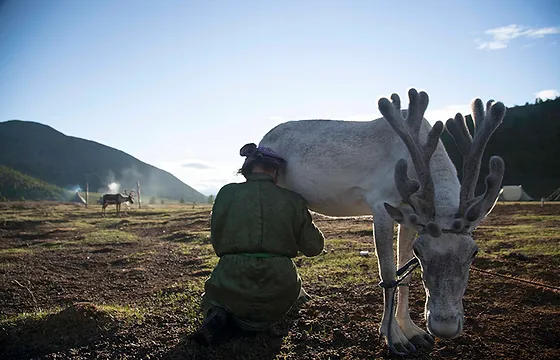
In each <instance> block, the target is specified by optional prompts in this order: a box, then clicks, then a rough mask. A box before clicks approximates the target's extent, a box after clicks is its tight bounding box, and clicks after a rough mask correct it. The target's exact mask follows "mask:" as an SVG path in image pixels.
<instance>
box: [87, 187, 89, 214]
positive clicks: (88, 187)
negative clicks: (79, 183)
mask: <svg viewBox="0 0 560 360" xmlns="http://www.w3.org/2000/svg"><path fill="white" fill-rule="evenodd" d="M88 198H89V183H86V209H87V207H88Z"/></svg>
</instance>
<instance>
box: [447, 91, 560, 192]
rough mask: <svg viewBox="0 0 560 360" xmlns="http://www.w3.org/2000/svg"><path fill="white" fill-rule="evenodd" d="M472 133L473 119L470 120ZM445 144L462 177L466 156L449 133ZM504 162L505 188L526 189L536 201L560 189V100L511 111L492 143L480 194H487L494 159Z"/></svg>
mask: <svg viewBox="0 0 560 360" xmlns="http://www.w3.org/2000/svg"><path fill="white" fill-rule="evenodd" d="M467 124H468V125H469V127H470V128H471V130H472V125H473V124H472V119H471V117H470V116H467ZM442 141H443V143H444V145H445V148H446V149H447V152H448V153H449V156H450V157H451V159H452V161H453V163H454V164H455V165H456V167H457V170H458V172H459V178H461V177H462V174H461V173H462V171H461V169H462V166H463V165H462V163H463V161H462V156H461V154H460V153H459V151H458V149H457V146H456V145H455V143H454V142H453V139H452V138H451V137H450V136H449V134H448V133H447V132H444V134H443V135H442ZM493 155H499V156H501V157H502V158H503V159H504V162H505V164H506V171H505V175H504V180H503V185H522V186H523V188H524V190H525V191H526V192H527V193H528V194H529V195H530V196H532V197H533V198H534V199H540V198H541V197H546V196H548V195H550V194H551V193H552V192H553V191H554V190H556V189H558V188H559V187H560V98H556V99H555V100H541V99H538V100H537V101H536V104H526V105H524V106H515V107H512V108H508V109H507V112H506V116H505V118H504V121H503V123H502V124H501V125H500V127H498V129H497V130H496V132H495V133H494V136H493V137H492V138H491V139H490V141H489V143H488V145H487V147H486V151H485V153H484V157H483V160H482V167H481V174H480V175H481V176H480V182H479V185H478V187H477V193H481V192H483V191H484V177H485V176H486V175H487V174H488V161H489V159H490V157H491V156H493Z"/></svg>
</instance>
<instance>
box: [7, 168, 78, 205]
mask: <svg viewBox="0 0 560 360" xmlns="http://www.w3.org/2000/svg"><path fill="white" fill-rule="evenodd" d="M69 199H70V192H68V191H66V190H64V189H61V188H59V187H57V186H54V185H51V184H48V183H46V182H44V181H41V180H37V179H35V178H33V177H31V176H29V175H25V174H22V173H20V172H19V171H15V170H13V169H10V168H9V167H6V166H2V165H0V201H4V200H17V201H20V200H52V201H68V200H69Z"/></svg>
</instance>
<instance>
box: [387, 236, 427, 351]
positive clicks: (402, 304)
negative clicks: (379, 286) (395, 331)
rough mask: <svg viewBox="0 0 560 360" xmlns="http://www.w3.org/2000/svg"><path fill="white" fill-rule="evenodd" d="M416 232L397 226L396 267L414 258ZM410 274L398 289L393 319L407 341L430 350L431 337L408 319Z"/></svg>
mask: <svg viewBox="0 0 560 360" xmlns="http://www.w3.org/2000/svg"><path fill="white" fill-rule="evenodd" d="M415 235H416V230H414V229H411V228H409V227H406V226H403V225H399V234H398V242H397V251H398V255H397V266H398V267H399V268H401V267H402V266H403V265H404V264H406V263H407V262H408V261H409V260H410V259H412V257H413V256H414V255H413V253H412V243H413V241H414V236H415ZM411 277H412V274H410V275H408V276H407V277H406V278H404V280H403V282H402V283H401V284H402V285H404V286H399V287H398V289H399V290H398V294H397V312H396V314H395V317H396V319H397V322H398V323H399V325H400V327H401V330H402V331H403V333H404V335H405V336H406V337H407V339H408V340H409V341H410V342H411V343H413V344H414V345H416V346H420V347H425V348H432V347H433V345H434V338H433V337H431V336H430V335H429V334H428V333H426V332H425V331H424V330H422V329H420V328H419V327H418V326H417V325H416V324H415V323H414V322H413V321H412V319H411V318H410V310H409V308H408V295H409V287H408V284H409V283H410V279H411Z"/></svg>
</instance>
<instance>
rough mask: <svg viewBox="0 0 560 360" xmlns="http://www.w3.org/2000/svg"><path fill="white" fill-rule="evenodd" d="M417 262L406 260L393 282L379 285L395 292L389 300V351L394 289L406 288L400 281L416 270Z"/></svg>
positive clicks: (416, 260)
mask: <svg viewBox="0 0 560 360" xmlns="http://www.w3.org/2000/svg"><path fill="white" fill-rule="evenodd" d="M419 264H420V263H419V261H418V259H417V258H415V257H413V258H412V259H410V260H408V262H407V263H406V264H404V265H403V266H401V267H400V268H399V269H398V270H397V274H396V279H395V280H391V281H388V282H385V281H381V282H380V283H379V286H380V287H382V288H384V289H390V288H395V292H394V293H393V296H392V298H391V300H389V304H390V305H389V326H388V328H389V330H388V332H387V341H388V342H389V350H390V349H391V346H393V345H392V341H391V340H392V339H391V325H392V323H393V318H394V317H395V314H394V313H393V312H394V309H395V295H396V294H397V291H396V287H397V286H408V284H406V283H403V284H401V283H402V281H403V280H404V279H405V278H406V277H407V276H408V275H410V273H411V272H412V271H414V269H416V267H417V266H418V265H419Z"/></svg>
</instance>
